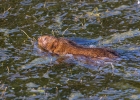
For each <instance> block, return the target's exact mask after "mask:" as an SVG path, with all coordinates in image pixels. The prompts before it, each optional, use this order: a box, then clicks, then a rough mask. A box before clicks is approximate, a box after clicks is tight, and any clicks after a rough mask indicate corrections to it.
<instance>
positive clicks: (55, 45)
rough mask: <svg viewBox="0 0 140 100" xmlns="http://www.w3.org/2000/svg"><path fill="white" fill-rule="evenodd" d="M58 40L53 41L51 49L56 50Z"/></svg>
mask: <svg viewBox="0 0 140 100" xmlns="http://www.w3.org/2000/svg"><path fill="white" fill-rule="evenodd" d="M58 42H59V41H58V39H55V41H54V42H53V47H54V48H56V47H57V46H58Z"/></svg>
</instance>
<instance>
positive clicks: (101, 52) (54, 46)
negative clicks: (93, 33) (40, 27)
mask: <svg viewBox="0 0 140 100" xmlns="http://www.w3.org/2000/svg"><path fill="white" fill-rule="evenodd" d="M38 45H39V47H41V48H42V49H44V50H47V51H49V52H50V53H54V54H58V55H66V54H73V55H82V56H86V57H91V58H97V57H107V58H117V57H118V54H117V52H115V51H114V50H111V49H106V48H88V47H84V46H81V45H78V44H76V43H75V42H73V41H70V40H68V39H65V38H56V37H54V36H49V35H45V36H40V37H39V38H38Z"/></svg>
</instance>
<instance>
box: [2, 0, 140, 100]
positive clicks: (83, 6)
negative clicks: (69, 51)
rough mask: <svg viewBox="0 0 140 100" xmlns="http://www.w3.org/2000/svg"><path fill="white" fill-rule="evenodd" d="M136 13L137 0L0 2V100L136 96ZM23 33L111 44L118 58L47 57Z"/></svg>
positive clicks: (139, 71) (139, 84)
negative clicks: (109, 59)
mask: <svg viewBox="0 0 140 100" xmlns="http://www.w3.org/2000/svg"><path fill="white" fill-rule="evenodd" d="M139 17H140V5H139V4H138V1H137V0H124V1H118V0H103V1H97V0H86V1H85V0H53V1H52V0H46V1H45V0H40V1H32V0H14V1H11V0H6V1H3V0H0V23H1V24H0V41H1V44H0V67H1V70H0V91H1V92H0V98H2V99H7V100H11V99H42V100H44V99H49V100H52V99H57V100H59V99H63V100H81V99H82V100H85V99H87V100H93V99H95V100H99V99H101V100H113V99H122V100H124V99H128V100H129V99H135V100H139V99H140V95H139V94H140V91H139V88H140V68H139V66H140V63H139V61H140V53H139V52H140V43H139V37H140V31H139V21H140V18H139ZM23 31H24V32H26V34H27V35H28V36H29V37H31V38H35V39H37V38H38V37H39V36H41V35H45V34H49V35H55V36H58V37H65V38H68V39H71V40H73V41H75V42H76V43H78V44H80V45H84V46H88V47H89V46H91V47H93V46H94V47H107V48H112V49H114V50H116V51H117V52H118V53H119V54H120V59H119V60H118V59H117V60H115V61H110V62H102V60H101V61H100V60H96V61H93V62H92V63H91V62H90V63H87V61H86V60H87V59H85V58H83V57H79V58H73V56H71V55H68V56H60V57H59V56H57V55H51V54H49V53H45V52H42V51H40V49H38V46H37V44H36V42H33V43H35V44H33V43H32V42H31V39H29V38H28V36H27V35H26V34H25V33H24V32H23Z"/></svg>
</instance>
